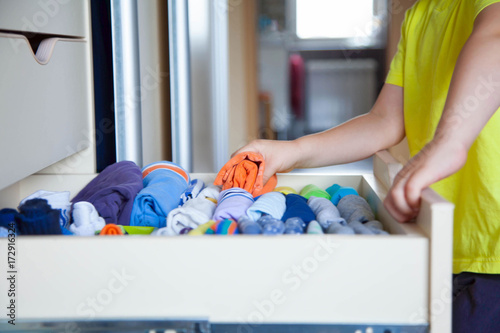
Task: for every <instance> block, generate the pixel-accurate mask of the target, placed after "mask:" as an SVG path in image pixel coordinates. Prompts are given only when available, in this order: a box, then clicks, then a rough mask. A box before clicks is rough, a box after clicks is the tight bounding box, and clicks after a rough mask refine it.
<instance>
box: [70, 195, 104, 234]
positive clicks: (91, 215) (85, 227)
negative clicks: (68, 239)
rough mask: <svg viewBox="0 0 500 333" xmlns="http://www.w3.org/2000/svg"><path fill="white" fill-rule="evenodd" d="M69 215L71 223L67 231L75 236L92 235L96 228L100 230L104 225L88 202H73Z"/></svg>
mask: <svg viewBox="0 0 500 333" xmlns="http://www.w3.org/2000/svg"><path fill="white" fill-rule="evenodd" d="M71 215H72V216H73V223H72V224H70V226H69V231H71V232H72V233H73V234H75V235H77V236H94V235H95V232H96V231H97V230H101V229H102V228H104V226H105V225H106V222H105V221H104V219H103V218H102V217H100V216H99V214H98V213H97V210H96V209H95V207H94V205H92V204H91V203H90V202H86V201H80V202H77V203H75V204H74V205H73V211H72V212H71Z"/></svg>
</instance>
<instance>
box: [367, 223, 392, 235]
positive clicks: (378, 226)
mask: <svg viewBox="0 0 500 333" xmlns="http://www.w3.org/2000/svg"><path fill="white" fill-rule="evenodd" d="M363 224H364V226H365V227H367V228H368V229H370V230H371V231H373V233H374V234H377V235H388V234H389V233H388V232H387V231H385V230H384V227H383V226H382V223H380V221H377V220H373V221H368V222H365V223H363Z"/></svg>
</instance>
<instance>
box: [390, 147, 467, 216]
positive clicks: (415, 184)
mask: <svg viewBox="0 0 500 333" xmlns="http://www.w3.org/2000/svg"><path fill="white" fill-rule="evenodd" d="M466 159H467V149H466V148H464V147H463V146H461V145H460V143H458V142H456V141H454V140H449V139H443V140H433V141H431V142H430V143H429V144H427V145H426V146H425V147H424V148H423V149H422V150H421V151H420V152H419V153H418V154H417V155H415V156H414V157H413V158H412V159H411V160H410V161H409V162H408V163H406V165H405V166H404V168H403V169H402V170H401V171H400V172H399V173H398V174H397V176H396V178H395V179H394V183H393V184H392V187H391V189H390V191H389V193H388V194H387V197H386V198H385V200H384V206H385V208H386V209H387V210H388V211H389V213H390V214H391V215H392V216H393V217H394V218H395V219H396V220H398V221H399V222H406V221H408V220H410V219H412V218H414V217H416V216H417V214H418V212H419V210H420V196H421V194H422V191H423V190H424V189H425V188H426V187H428V186H429V185H431V184H433V183H435V182H437V181H439V180H441V179H444V178H446V177H448V176H450V175H452V174H454V173H455V172H457V171H458V170H460V168H462V166H463V165H464V164H465V161H466Z"/></svg>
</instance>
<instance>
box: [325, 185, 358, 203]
mask: <svg viewBox="0 0 500 333" xmlns="http://www.w3.org/2000/svg"><path fill="white" fill-rule="evenodd" d="M326 192H327V193H328V194H330V195H331V197H332V198H331V199H330V200H331V201H332V202H333V204H334V205H338V203H339V201H340V199H342V198H343V197H345V196H346V195H350V194H352V195H358V192H356V190H355V189H353V188H352V187H342V186H340V185H338V184H333V185H332V186H330V187H329V188H327V189H326Z"/></svg>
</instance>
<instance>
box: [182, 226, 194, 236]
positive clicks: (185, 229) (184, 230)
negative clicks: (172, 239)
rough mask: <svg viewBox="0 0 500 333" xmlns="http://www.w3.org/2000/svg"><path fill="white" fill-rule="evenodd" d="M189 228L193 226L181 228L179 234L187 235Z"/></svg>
mask: <svg viewBox="0 0 500 333" xmlns="http://www.w3.org/2000/svg"><path fill="white" fill-rule="evenodd" d="M191 230H193V228H189V227H187V228H184V229H182V230H181V232H179V235H187V234H188V233H189V232H190V231H191Z"/></svg>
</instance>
